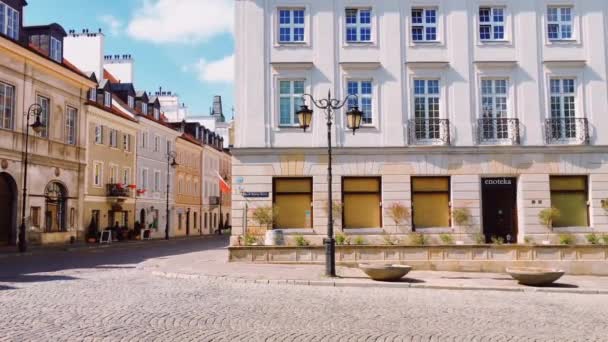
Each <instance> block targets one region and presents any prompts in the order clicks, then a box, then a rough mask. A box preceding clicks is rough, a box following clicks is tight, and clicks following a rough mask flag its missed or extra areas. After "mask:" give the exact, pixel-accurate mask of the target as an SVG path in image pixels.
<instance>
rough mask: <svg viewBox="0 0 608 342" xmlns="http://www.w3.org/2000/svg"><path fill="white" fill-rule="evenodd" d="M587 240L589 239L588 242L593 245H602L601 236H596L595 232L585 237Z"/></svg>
mask: <svg viewBox="0 0 608 342" xmlns="http://www.w3.org/2000/svg"><path fill="white" fill-rule="evenodd" d="M585 238H586V239H587V242H589V243H590V244H592V245H599V243H600V236H599V235H597V234H595V233H594V232H592V233H589V234H587V235H585Z"/></svg>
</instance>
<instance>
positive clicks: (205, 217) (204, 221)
mask: <svg viewBox="0 0 608 342" xmlns="http://www.w3.org/2000/svg"><path fill="white" fill-rule="evenodd" d="M203 224H204V226H203V227H205V229H207V228H208V227H209V225H208V224H207V213H205V214H204V215H203Z"/></svg>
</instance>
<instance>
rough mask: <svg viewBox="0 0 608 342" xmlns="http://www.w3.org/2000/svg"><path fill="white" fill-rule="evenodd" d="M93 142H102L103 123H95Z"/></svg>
mask: <svg viewBox="0 0 608 342" xmlns="http://www.w3.org/2000/svg"><path fill="white" fill-rule="evenodd" d="M95 144H97V145H102V144H103V125H95Z"/></svg>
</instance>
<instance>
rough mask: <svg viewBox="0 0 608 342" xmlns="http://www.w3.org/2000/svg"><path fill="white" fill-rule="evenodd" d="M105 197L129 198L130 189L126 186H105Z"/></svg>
mask: <svg viewBox="0 0 608 342" xmlns="http://www.w3.org/2000/svg"><path fill="white" fill-rule="evenodd" d="M106 190H107V191H106V196H107V197H117V198H128V197H131V189H129V188H128V187H127V186H126V185H122V184H107V185H106Z"/></svg>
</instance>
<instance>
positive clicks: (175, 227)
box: [169, 133, 203, 236]
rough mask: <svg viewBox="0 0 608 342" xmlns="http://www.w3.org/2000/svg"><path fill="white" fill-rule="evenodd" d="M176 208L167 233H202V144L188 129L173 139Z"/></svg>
mask: <svg viewBox="0 0 608 342" xmlns="http://www.w3.org/2000/svg"><path fill="white" fill-rule="evenodd" d="M175 152H176V153H177V157H176V162H177V164H178V165H177V167H176V169H175V183H174V184H175V185H176V186H175V189H174V198H175V208H174V210H172V212H173V215H174V217H173V220H172V221H171V222H173V224H172V225H171V227H170V231H169V235H170V236H191V235H202V234H203V232H202V230H201V193H200V190H201V187H200V184H201V155H202V146H201V144H200V143H199V142H198V141H197V140H196V139H195V138H194V137H192V136H190V135H188V134H187V133H184V134H182V136H181V137H179V138H178V139H177V140H176V142H175Z"/></svg>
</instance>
